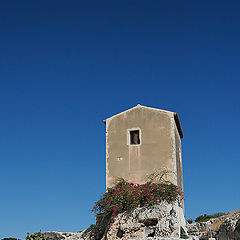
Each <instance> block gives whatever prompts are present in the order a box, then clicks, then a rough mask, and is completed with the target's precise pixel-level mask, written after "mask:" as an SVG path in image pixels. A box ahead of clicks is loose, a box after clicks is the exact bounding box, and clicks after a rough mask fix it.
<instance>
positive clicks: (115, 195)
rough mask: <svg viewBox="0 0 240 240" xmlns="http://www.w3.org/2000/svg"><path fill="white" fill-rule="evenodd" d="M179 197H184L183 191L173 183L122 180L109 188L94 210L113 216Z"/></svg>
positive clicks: (171, 200)
mask: <svg viewBox="0 0 240 240" xmlns="http://www.w3.org/2000/svg"><path fill="white" fill-rule="evenodd" d="M178 197H180V199H183V192H182V191H181V190H180V189H179V188H178V187H177V186H176V185H174V184H172V183H154V182H148V183H145V184H141V185H139V184H134V183H128V182H126V181H125V180H121V181H120V182H119V183H117V184H116V185H115V186H114V187H112V188H108V189H107V191H106V193H104V195H103V196H102V197H101V199H100V200H99V201H98V202H96V203H95V205H94V207H93V209H92V211H94V212H95V213H96V214H102V215H104V216H109V217H111V218H113V217H115V216H116V215H117V214H119V213H123V212H125V211H128V212H129V211H131V210H132V209H134V208H136V207H151V206H153V205H155V204H157V203H160V202H161V201H164V200H165V201H167V202H173V201H175V200H176V199H177V198H178Z"/></svg>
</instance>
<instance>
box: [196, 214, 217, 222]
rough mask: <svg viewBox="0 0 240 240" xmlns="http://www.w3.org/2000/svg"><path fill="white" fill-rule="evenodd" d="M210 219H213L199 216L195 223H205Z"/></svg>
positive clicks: (210, 216) (208, 216) (205, 215)
mask: <svg viewBox="0 0 240 240" xmlns="http://www.w3.org/2000/svg"><path fill="white" fill-rule="evenodd" d="M210 218H213V215H207V214H204V215H201V216H199V217H197V218H196V219H195V222H207V221H208V220H209V219H210Z"/></svg>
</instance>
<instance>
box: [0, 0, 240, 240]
mask: <svg viewBox="0 0 240 240" xmlns="http://www.w3.org/2000/svg"><path fill="white" fill-rule="evenodd" d="M239 12H240V4H239V1H204V0H202V1H174V0H173V1H157V0H156V1H151V0H150V1H149V0H148V1H141V0H137V1H133V0H129V1H124V0H121V1H104V0H103V1H71V0H70V1H52V0H50V1H24V0H23V1H1V3H0V116H1V117H0V161H1V168H0V171H1V174H0V195H1V197H0V238H3V237H17V238H23V237H24V236H26V233H27V232H36V231H39V229H42V231H49V230H62V231H79V230H82V229H84V228H87V227H88V226H89V225H90V224H91V223H94V222H95V220H94V214H93V213H91V212H90V210H91V208H92V206H93V204H94V202H95V201H97V200H98V198H99V197H100V196H101V195H102V194H103V193H104V190H105V126H104V124H103V122H102V120H103V119H105V118H107V117H109V116H111V115H113V114H116V113H119V112H121V111H124V110H126V109H128V108H130V107H133V106H135V105H137V104H138V103H140V104H142V105H146V106H151V107H156V108H162V109H167V110H170V111H176V112H178V113H179V117H180V120H181V123H182V128H183V131H184V138H183V141H182V147H183V168H184V191H185V197H186V200H185V214H186V218H195V217H197V216H199V215H200V214H203V213H215V212H219V211H221V212H227V211H231V210H236V209H238V208H239V207H240V205H239V203H240V191H239V169H240V158H239V133H240V127H239V118H240V107H239V104H240V101H239V89H240V82H239V79H240V66H239V62H240V44H239V43H240V15H239Z"/></svg>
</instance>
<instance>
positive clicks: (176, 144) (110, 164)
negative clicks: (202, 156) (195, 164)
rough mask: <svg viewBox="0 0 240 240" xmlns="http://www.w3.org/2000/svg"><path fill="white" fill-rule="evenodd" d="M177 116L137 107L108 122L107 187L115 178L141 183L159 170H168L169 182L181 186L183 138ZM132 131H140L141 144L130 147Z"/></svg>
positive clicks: (111, 118) (168, 112) (106, 121)
mask: <svg viewBox="0 0 240 240" xmlns="http://www.w3.org/2000/svg"><path fill="white" fill-rule="evenodd" d="M174 114H176V113H174V112H170V111H165V110H160V109H156V108H149V107H145V106H141V105H137V106H136V107H134V108H131V109H129V110H127V111H124V112H122V113H119V114H117V115H115V116H113V117H110V118H108V119H106V120H105V123H106V187H111V186H112V185H113V184H114V179H115V177H122V178H124V179H126V180H128V181H131V182H134V183H140V184H141V183H143V182H145V181H146V176H147V175H148V174H150V173H152V172H153V171H154V170H157V169H167V170H169V171H170V172H171V174H170V175H169V177H168V180H170V181H171V182H173V183H174V184H177V185H178V186H179V187H182V162H181V161H182V160H181V159H182V158H181V138H180V135H179V131H178V129H177V126H176V122H175V119H174ZM131 130H139V132H140V144H138V145H131V144H130V134H129V132H130V131H131Z"/></svg>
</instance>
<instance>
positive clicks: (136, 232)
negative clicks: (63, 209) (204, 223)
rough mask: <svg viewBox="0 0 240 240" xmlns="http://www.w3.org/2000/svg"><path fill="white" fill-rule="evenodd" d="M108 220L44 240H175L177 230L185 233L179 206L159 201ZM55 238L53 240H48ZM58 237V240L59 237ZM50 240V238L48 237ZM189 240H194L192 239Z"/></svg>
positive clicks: (101, 219) (98, 221)
mask: <svg viewBox="0 0 240 240" xmlns="http://www.w3.org/2000/svg"><path fill="white" fill-rule="evenodd" d="M108 223H109V219H105V218H100V219H98V220H97V224H96V226H95V227H91V228H89V229H86V230H84V231H82V232H80V233H63V232H51V234H50V233H49V232H47V233H44V234H46V237H47V240H63V239H62V238H61V237H63V238H64V240H77V239H78V240H117V239H119V240H127V239H134V240H179V239H180V231H181V228H182V229H184V231H185V232H186V231H187V229H186V223H185V219H184V215H183V209H182V208H181V207H180V205H179V203H178V202H177V201H176V202H173V203H171V204H170V203H167V202H162V203H160V204H158V205H156V206H154V207H152V208H144V207H142V208H136V209H134V210H133V211H132V212H131V213H121V214H119V215H117V216H116V217H115V218H114V221H113V222H112V223H111V224H110V225H109V224H108ZM54 234H55V235H56V239H54V238H52V236H53V235H54ZM60 235H61V237H60ZM50 237H51V238H50ZM189 239H195V240H198V238H197V237H195V236H192V237H191V238H189Z"/></svg>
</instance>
